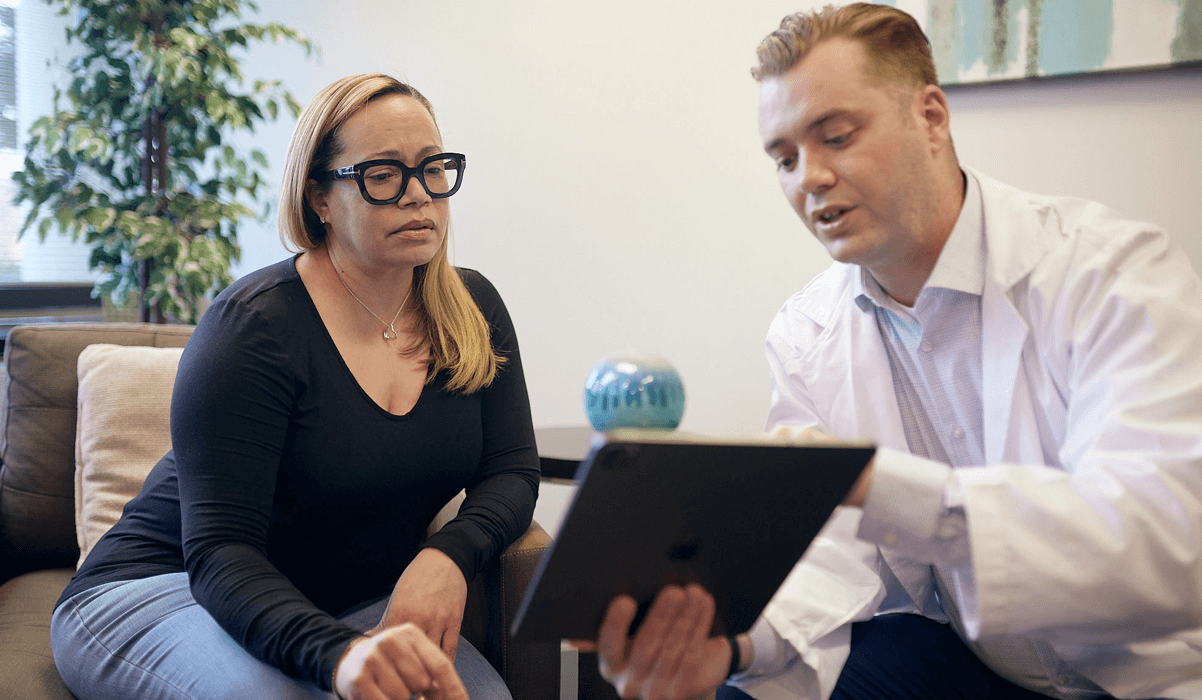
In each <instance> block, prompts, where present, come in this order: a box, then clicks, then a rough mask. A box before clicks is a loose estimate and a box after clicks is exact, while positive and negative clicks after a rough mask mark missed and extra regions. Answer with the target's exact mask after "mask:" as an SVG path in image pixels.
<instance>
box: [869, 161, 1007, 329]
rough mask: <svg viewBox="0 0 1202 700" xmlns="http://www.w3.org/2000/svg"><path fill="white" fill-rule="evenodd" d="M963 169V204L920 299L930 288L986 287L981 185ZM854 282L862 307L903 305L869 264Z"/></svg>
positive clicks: (966, 289) (977, 289)
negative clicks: (870, 270)
mask: <svg viewBox="0 0 1202 700" xmlns="http://www.w3.org/2000/svg"><path fill="white" fill-rule="evenodd" d="M961 172H963V173H964V180H965V190H964V205H963V206H961V207H960V215H959V216H958V217H957V218H956V224H955V226H953V227H952V232H951V234H949V235H948V237H947V241H945V242H944V244H943V250H942V251H940V253H939V259H938V260H937V261H936V262H935V269H933V270H931V276H930V277H928V278H927V281H926V283H925V284H924V285H923V286H922V292H919V295H918V296H919V299H921V298H922V295H923V293H925V292H926V290H928V289H950V290H952V291H957V292H965V293H968V294H975V295H977V296H980V295H981V294H982V293H983V292H984V291H985V220H984V218H983V216H982V205H981V186H980V184H979V183H978V182H977V178H976V176H974V175H973V174H972V173H969V172H966V171H961ZM853 285H854V286H853V289H852V292H853V293H854V295H855V296H854V297H853V298H854V299H855V300H856V304H857V305H858V306H859V307H860V309H861V310H863V311H869V310H870V309H871V308H872V307H873V306H882V307H885V308H893V307H897V306H900V304H898V303H897V302H895V301H893V300H892V299H890V298H889V296H888V295H887V294H886V293H885V290H884V289H883V288H881V285H880V284H878V283H877V281H876V279H874V278H873V276H872V275H871V274H870V273H869V272H868V269H867V268H864V267H861V268H860V274H859V275H857V276H856V278H855V280H854V281H853ZM890 302H892V303H890Z"/></svg>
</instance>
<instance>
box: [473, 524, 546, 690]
mask: <svg viewBox="0 0 1202 700" xmlns="http://www.w3.org/2000/svg"><path fill="white" fill-rule="evenodd" d="M550 546H551V536H550V535H548V534H547V532H546V530H543V528H542V526H540V525H539V524H538V523H537V522H531V523H530V529H529V530H527V531H526V534H524V535H522V536H521V537H520V538H518V539H517V541H515V542H514V543H513V544H511V545H509V547H508V548H507V549H506V550H505V551H504V552H502V553H501V556H500V557H498V558H497V559H495V560H493V561H492V562H489V564H488V565H487V566H486V567H485V568H484V570H482V571H481V572H480V573H479V574H478V575H477V576H476V580H474V581H472V583H471V585H470V586H468V594H467V608H466V610H465V613H464V620H463V630H462V633H463V636H464V638H466V639H467V640H468V641H470V642H471V643H472V644H473V645H474V646H475V647H476V648H477V649H478V650H480V653H482V654H484V656H485V658H487V659H488V660H489V662H490V663H492V665H493V667H495V668H496V669H497V671H498V672H500V674H501V678H503V679H504V680H505V683H506V685H508V686H509V691H510V692H511V693H512V694H513V697H515V698H521V699H522V700H558V698H559V644H557V643H554V642H551V643H547V642H542V643H528V642H518V641H515V640H514V639H513V638H512V637H510V636H509V627H510V625H511V624H512V623H513V619H514V617H516V616H517V611H518V606H519V605H520V604H521V602H522V596H523V595H525V593H526V588H527V587H528V586H529V585H530V581H531V580H532V579H533V578H534V572H535V570H536V569H537V568H538V563H539V561H540V560H541V559H542V556H543V553H544V552H546V551H547V549H548V548H549V547H550Z"/></svg>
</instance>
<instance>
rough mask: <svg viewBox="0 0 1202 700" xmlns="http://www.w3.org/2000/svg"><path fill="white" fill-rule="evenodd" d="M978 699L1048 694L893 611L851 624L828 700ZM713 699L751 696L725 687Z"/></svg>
mask: <svg viewBox="0 0 1202 700" xmlns="http://www.w3.org/2000/svg"><path fill="white" fill-rule="evenodd" d="M981 699H990V700H1046V699H1047V696H1045V695H1041V694H1040V693H1036V692H1033V691H1030V690H1027V689H1026V688H1021V687H1019V686H1017V685H1015V684H1013V683H1011V682H1010V681H1008V680H1006V679H1005V678H1002V677H1001V676H999V675H997V674H996V673H994V672H993V671H992V670H991V669H990V668H989V667H988V666H986V665H985V664H984V663H982V662H981V660H980V659H978V658H977V656H976V654H973V652H972V650H971V649H969V648H968V645H966V644H965V643H964V642H963V641H961V639H960V638H959V637H958V636H956V633H955V632H954V631H952V628H951V627H949V626H948V625H944V624H940V623H938V622H935V621H934V620H929V619H927V618H925V617H921V616H919V615H905V614H897V615H879V616H877V617H875V618H873V619H872V620H868V621H865V622H857V623H855V624H853V625H852V627H851V654H850V655H849V656H848V657H847V663H845V664H844V665H843V672H842V673H841V674H839V680H838V681H837V682H836V683H835V690H834V692H832V693H831V699H830V700H981ZM715 700H751V698H750V696H749V695H747V694H746V693H744V692H743V691H741V690H739V689H738V688H734V687H732V686H729V685H724V686H722V687H721V688H719V689H718V692H717V694H716V696H715ZM1110 700H1113V698H1111V699H1110Z"/></svg>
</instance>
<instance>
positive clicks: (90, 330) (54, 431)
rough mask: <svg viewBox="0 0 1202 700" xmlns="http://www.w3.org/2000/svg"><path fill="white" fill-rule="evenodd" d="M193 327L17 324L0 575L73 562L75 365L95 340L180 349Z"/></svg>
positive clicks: (3, 449)
mask: <svg viewBox="0 0 1202 700" xmlns="http://www.w3.org/2000/svg"><path fill="white" fill-rule="evenodd" d="M191 334H192V327H191V326H163V325H152V324H139V323H62V324H47V325H41V326H17V327H16V328H13V329H12V330H11V331H9V333H8V337H7V338H6V339H5V343H4V363H5V366H6V368H7V374H8V383H7V385H6V386H4V387H3V388H4V397H3V400H0V580H3V579H4V578H7V577H9V576H11V575H13V574H15V573H19V572H22V571H31V570H33V569H39V568H48V567H61V566H72V565H74V564H75V561H76V559H77V558H78V556H79V552H78V550H77V544H76V537H75V399H76V397H75V390H76V385H77V380H76V362H77V360H78V358H79V353H80V351H81V350H83V349H84V348H85V347H87V346H89V345H93V344H95V343H114V344H117V345H152V346H156V347H182V346H183V345H184V344H186V343H187V342H188V336H190V335H191Z"/></svg>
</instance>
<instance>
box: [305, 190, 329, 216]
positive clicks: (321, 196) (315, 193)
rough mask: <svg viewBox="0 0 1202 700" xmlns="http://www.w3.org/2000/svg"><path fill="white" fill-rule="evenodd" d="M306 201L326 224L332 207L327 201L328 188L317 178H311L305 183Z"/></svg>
mask: <svg viewBox="0 0 1202 700" xmlns="http://www.w3.org/2000/svg"><path fill="white" fill-rule="evenodd" d="M305 201H306V202H308V204H309V206H310V207H312V208H313V212H314V213H315V214H317V216H318V218H320V219H321V222H322V223H323V224H324V223H325V222H326V219H327V218H328V216H329V213H330V207H329V205H328V204H327V203H326V189H325V188H324V187H322V186H321V185H320V184H318V182H317V181H316V180H309V181H308V182H306V183H305Z"/></svg>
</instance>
